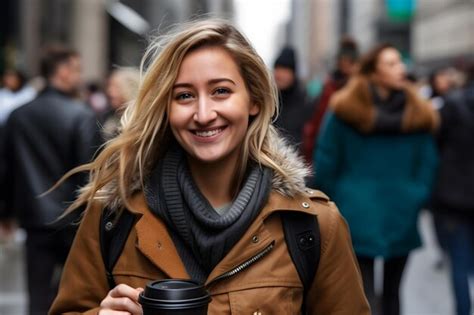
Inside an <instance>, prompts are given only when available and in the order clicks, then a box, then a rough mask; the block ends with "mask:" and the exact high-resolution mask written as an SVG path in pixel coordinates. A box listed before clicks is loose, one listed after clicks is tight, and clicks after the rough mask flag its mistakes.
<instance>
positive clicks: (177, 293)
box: [138, 279, 211, 315]
mask: <svg viewBox="0 0 474 315" xmlns="http://www.w3.org/2000/svg"><path fill="white" fill-rule="evenodd" d="M210 301H211V296H210V295H209V292H207V290H206V289H205V288H204V286H203V285H201V284H199V283H197V282H194V281H192V280H181V279H168V280H158V281H153V282H150V283H149V284H147V286H146V288H145V290H144V291H143V292H142V293H140V296H139V297H138V302H139V303H140V304H141V305H142V308H143V315H206V314H207V308H208V305H209V302H210Z"/></svg>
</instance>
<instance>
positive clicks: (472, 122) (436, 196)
mask: <svg viewBox="0 0 474 315" xmlns="http://www.w3.org/2000/svg"><path fill="white" fill-rule="evenodd" d="M440 114H441V129H440V132H439V135H438V145H439V151H440V167H439V172H438V177H437V181H436V183H435V190H434V192H433V196H432V207H433V210H435V211H443V212H449V213H450V214H458V215H468V216H471V217H474V185H473V180H474V137H473V135H474V82H472V83H471V84H470V85H468V86H467V87H466V88H465V89H464V90H462V91H459V92H458V93H456V94H454V95H452V96H451V97H448V98H447V99H446V103H445V105H444V106H443V107H442V108H441V110H440Z"/></svg>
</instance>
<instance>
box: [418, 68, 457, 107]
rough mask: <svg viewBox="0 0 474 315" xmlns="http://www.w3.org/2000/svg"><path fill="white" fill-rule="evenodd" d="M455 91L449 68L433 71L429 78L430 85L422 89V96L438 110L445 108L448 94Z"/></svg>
mask: <svg viewBox="0 0 474 315" xmlns="http://www.w3.org/2000/svg"><path fill="white" fill-rule="evenodd" d="M452 89H453V83H452V79H451V75H450V73H449V69H448V68H443V67H441V68H438V69H435V70H433V71H432V72H431V73H430V75H429V78H428V84H427V85H426V86H424V87H422V88H421V94H422V96H424V97H425V98H427V99H429V100H430V101H431V104H432V105H433V107H434V108H435V109H437V110H439V109H441V108H442V107H443V106H444V103H445V98H446V96H447V94H448V93H449V92H450V91H451V90H452Z"/></svg>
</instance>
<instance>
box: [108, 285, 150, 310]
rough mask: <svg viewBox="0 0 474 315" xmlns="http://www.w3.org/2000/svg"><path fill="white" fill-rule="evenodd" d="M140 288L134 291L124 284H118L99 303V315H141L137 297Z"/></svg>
mask: <svg viewBox="0 0 474 315" xmlns="http://www.w3.org/2000/svg"><path fill="white" fill-rule="evenodd" d="M141 291H143V289H142V288H137V289H134V288H132V287H130V286H128V285H125V284H119V285H118V286H116V287H115V288H113V289H112V290H110V291H109V294H108V295H107V296H106V298H105V299H103V300H102V302H101V303H100V307H101V310H100V312H99V314H100V315H122V314H127V315H130V314H132V315H141V314H142V308H141V306H140V305H139V304H138V295H139V294H140V292H141Z"/></svg>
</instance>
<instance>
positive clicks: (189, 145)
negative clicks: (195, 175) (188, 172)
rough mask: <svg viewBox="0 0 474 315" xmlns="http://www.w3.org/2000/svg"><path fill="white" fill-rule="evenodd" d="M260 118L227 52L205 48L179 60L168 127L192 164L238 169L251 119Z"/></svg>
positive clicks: (237, 68) (236, 67)
mask: <svg viewBox="0 0 474 315" xmlns="http://www.w3.org/2000/svg"><path fill="white" fill-rule="evenodd" d="M258 112H259V107H258V106H257V105H256V104H252V102H251V101H250V95H249V93H248V90H247V88H246V85H245V81H244V79H243V78H242V76H241V74H240V71H239V67H238V65H237V64H236V63H235V61H234V59H233V58H232V56H231V55H230V54H229V53H228V52H227V51H226V50H225V49H223V48H220V47H203V48H199V49H197V50H196V51H193V52H191V53H189V54H188V55H187V56H186V57H185V58H184V59H183V62H182V64H181V67H180V69H179V72H178V77H177V79H176V81H175V83H174V86H173V91H172V101H171V106H170V110H169V122H170V127H171V130H172V132H173V135H174V136H175V138H176V139H177V141H178V142H179V143H180V144H181V146H182V147H183V148H184V150H185V151H186V152H187V154H188V157H189V160H190V163H193V162H198V163H203V162H204V163H213V162H218V161H219V162H221V161H224V160H226V161H231V162H232V163H236V162H237V159H238V157H239V153H240V147H241V144H242V142H243V140H244V138H245V135H246V133H247V128H248V125H249V117H250V116H253V115H257V114H258Z"/></svg>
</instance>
